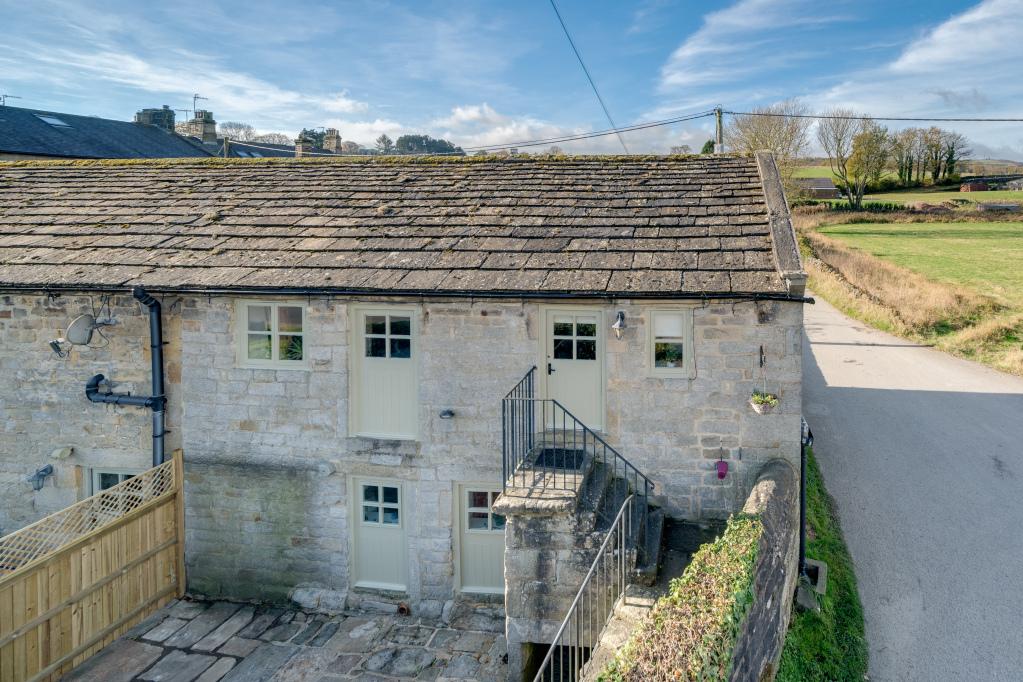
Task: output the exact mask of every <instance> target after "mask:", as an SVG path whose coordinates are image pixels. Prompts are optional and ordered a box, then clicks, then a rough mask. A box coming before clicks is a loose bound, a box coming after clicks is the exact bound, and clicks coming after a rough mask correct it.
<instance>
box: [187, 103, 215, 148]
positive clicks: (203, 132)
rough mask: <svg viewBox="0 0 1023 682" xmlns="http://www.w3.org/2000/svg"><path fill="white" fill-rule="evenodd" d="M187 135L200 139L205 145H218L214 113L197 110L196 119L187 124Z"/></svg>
mask: <svg viewBox="0 0 1023 682" xmlns="http://www.w3.org/2000/svg"><path fill="white" fill-rule="evenodd" d="M185 134H186V135H191V136H192V137H198V138H199V139H200V140H202V143H203V144H211V145H215V144H217V122H216V121H214V120H213V112H212V111H204V110H203V109H199V110H197V111H196V112H195V118H193V119H192V120H191V121H189V122H188V123H186V124H185Z"/></svg>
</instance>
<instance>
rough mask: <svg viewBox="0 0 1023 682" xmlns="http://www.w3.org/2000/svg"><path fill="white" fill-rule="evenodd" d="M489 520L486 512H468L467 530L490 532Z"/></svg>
mask: <svg viewBox="0 0 1023 682" xmlns="http://www.w3.org/2000/svg"><path fill="white" fill-rule="evenodd" d="M489 520H490V514H488V513H487V512H469V530H490V524H489Z"/></svg>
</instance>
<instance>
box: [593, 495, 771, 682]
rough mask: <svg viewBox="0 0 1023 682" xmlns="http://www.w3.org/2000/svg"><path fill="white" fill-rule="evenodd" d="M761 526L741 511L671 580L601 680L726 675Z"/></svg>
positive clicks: (656, 681)
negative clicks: (679, 574) (665, 590)
mask: <svg viewBox="0 0 1023 682" xmlns="http://www.w3.org/2000/svg"><path fill="white" fill-rule="evenodd" d="M763 531H764V527H763V524H762V523H761V522H760V519H759V517H757V516H756V515H751V514H739V515H735V516H732V517H731V518H730V519H729V520H728V525H727V527H726V528H725V531H724V533H722V534H721V536H720V537H719V538H717V539H716V540H715V541H714V542H711V543H708V544H706V545H704V546H703V547H701V548H700V549H699V550H698V551H697V552H696V554H694V555H693V558H692V561H691V562H690V563H689V566H687V567H686V570H685V571H684V572H683V573H682V575H681V576H680V577H678V578H675V579H674V580H672V581H671V584H670V586H669V589H668V593H667V594H666V595H665V596H663V597H661V598H660V599H659V600H658V601H657V603H656V604H654V608H653V609H652V610H651V612H650V614H648V616H647V617H646V620H645V621H644V622H643V624H642V625H641V626H640V627H639V628H637V629H636V631H635V632H633V634H632V637H631V638H630V639H629V641H628V643H627V644H626V645H625V647H623V649H622V650H621V652H619V654H618V655H617V657H616V658H615V659H614V660H613V661H611V662H610V663H609V664H608V665H607V667H606V668H605V669H604V670H603V671H602V672H601V673H600V676H599V677H598V680H600V681H601V682H640V681H642V682H669V681H670V682H676V681H677V680H725V679H727V678H728V673H729V669H730V667H731V659H732V650H733V649H734V648H735V642H736V639H737V638H738V636H739V631H740V629H741V627H742V622H743V620H744V619H745V617H746V614H747V612H748V611H749V607H750V605H751V604H752V603H753V571H754V566H755V565H756V561H757V547H758V545H759V542H760V536H761V535H762V534H763Z"/></svg>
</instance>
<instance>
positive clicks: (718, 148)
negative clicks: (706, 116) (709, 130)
mask: <svg viewBox="0 0 1023 682" xmlns="http://www.w3.org/2000/svg"><path fill="white" fill-rule="evenodd" d="M714 120H715V122H716V126H715V130H714V153H715V154H723V153H724V151H725V140H724V130H723V129H722V126H721V107H717V108H715V109H714Z"/></svg>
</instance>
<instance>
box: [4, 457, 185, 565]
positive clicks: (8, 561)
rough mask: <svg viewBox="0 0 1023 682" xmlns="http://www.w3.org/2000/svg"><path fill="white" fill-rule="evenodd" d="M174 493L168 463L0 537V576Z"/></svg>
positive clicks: (171, 469) (169, 462)
mask: <svg viewBox="0 0 1023 682" xmlns="http://www.w3.org/2000/svg"><path fill="white" fill-rule="evenodd" d="M173 492H174V461H173V460H169V461H167V462H164V463H163V464H161V465H159V466H157V467H153V468H152V469H149V470H147V471H145V472H144V473H141V474H139V475H138V476H135V477H134V478H129V479H128V480H126V481H123V482H121V483H119V484H117V485H115V486H113V487H112V488H107V489H106V490H104V491H103V492H100V493H98V494H96V495H93V496H92V497H89V498H87V499H84V500H82V501H81V502H78V503H77V504H74V505H72V506H70V507H67V508H66V509H63V510H61V511H59V512H57V513H55V514H51V515H50V516H47V517H46V518H44V519H41V520H40V521H37V522H36V523H34V524H32V525H31V526H26V527H25V528H22V529H21V530H18V531H15V532H13V533H11V534H10V535H7V536H4V537H3V538H0V576H2V575H6V574H8V573H11V572H13V571H16V570H18V569H19V568H21V567H22V566H25V565H27V564H30V563H32V562H33V561H35V560H37V559H40V558H42V557H44V556H46V555H48V554H51V553H53V552H56V551H58V550H60V548H61V547H64V546H66V545H68V544H70V543H72V542H74V541H75V540H77V539H78V538H80V537H82V536H83V535H86V534H87V533H91V532H93V531H95V530H99V529H101V528H103V527H105V526H108V525H110V524H111V523H113V522H115V521H117V520H118V519H120V518H121V517H123V516H125V515H126V514H128V513H130V512H131V511H133V510H135V509H137V508H139V507H141V506H142V505H144V504H146V503H148V502H151V501H152V500H155V499H157V498H159V497H162V496H164V495H169V494H172V493H173Z"/></svg>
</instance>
